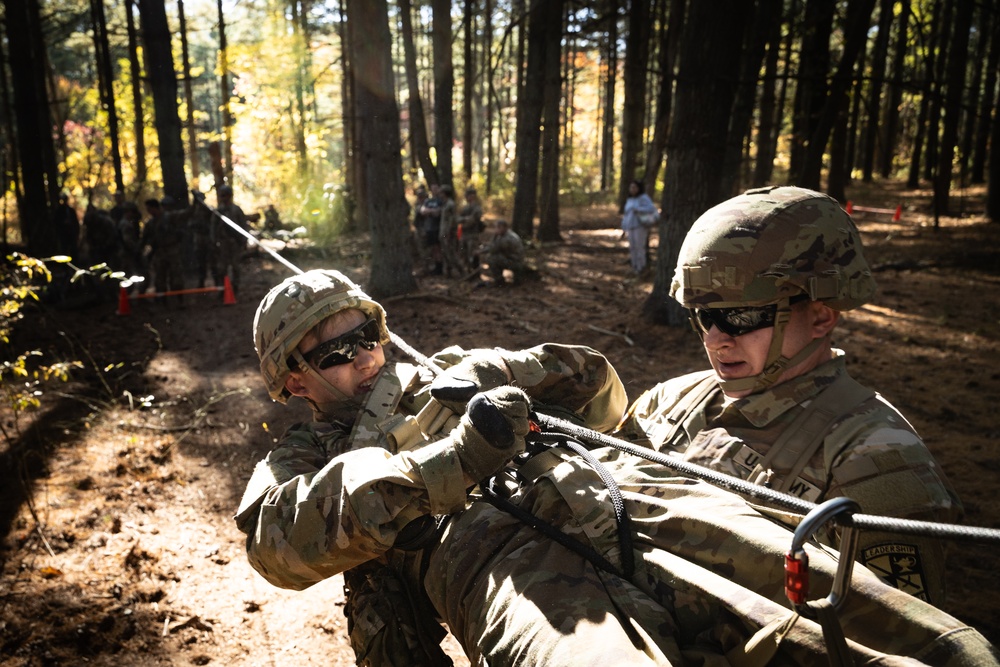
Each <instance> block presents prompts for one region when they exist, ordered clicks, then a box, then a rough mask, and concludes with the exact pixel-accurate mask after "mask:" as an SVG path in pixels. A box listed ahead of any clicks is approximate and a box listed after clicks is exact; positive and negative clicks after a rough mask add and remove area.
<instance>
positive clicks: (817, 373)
mask: <svg viewBox="0 0 1000 667" xmlns="http://www.w3.org/2000/svg"><path fill="white" fill-rule="evenodd" d="M846 373H847V363H846V357H845V355H844V351H843V350H838V349H834V350H833V358H832V359H830V360H829V361H825V362H823V363H822V364H820V365H819V366H817V367H816V368H814V369H812V370H811V371H809V372H808V373H804V374H803V375H800V376H798V377H794V378H792V379H791V380H788V381H786V382H782V383H781V384H778V385H775V386H773V387H771V388H769V389H766V390H764V391H762V392H759V393H756V394H751V395H749V396H746V397H744V398H740V399H737V400H735V401H733V402H732V403H730V404H729V405H727V406H726V407H725V409H724V410H723V412H724V413H725V412H731V411H733V410H736V411H738V412H739V413H740V414H741V415H742V416H743V418H744V419H746V420H747V421H748V422H750V423H751V424H752V425H753V426H754V427H756V428H762V427H764V426H767V425H768V424H770V423H771V422H773V421H774V420H775V419H777V418H778V417H780V416H781V415H783V414H785V413H786V412H788V411H789V410H791V409H792V408H794V407H795V406H797V405H802V404H803V403H805V402H807V401H809V400H810V399H812V398H814V397H815V396H816V395H817V394H819V393H820V392H821V391H823V390H824V389H826V388H827V387H829V386H830V385H831V384H833V383H834V381H835V380H836V379H837V378H839V377H840V376H841V375H845V374H846Z"/></svg>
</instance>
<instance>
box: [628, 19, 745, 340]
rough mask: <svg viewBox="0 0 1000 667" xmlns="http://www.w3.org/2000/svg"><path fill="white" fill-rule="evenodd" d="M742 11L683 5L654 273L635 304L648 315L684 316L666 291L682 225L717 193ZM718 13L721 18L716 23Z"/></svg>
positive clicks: (672, 320)
mask: <svg viewBox="0 0 1000 667" xmlns="http://www.w3.org/2000/svg"><path fill="white" fill-rule="evenodd" d="M747 11H748V7H747V3H745V2H744V1H743V0H719V1H717V2H711V3H708V2H695V3H693V4H692V5H691V7H690V15H689V17H688V20H687V23H686V25H685V28H684V37H683V38H682V46H681V55H680V63H679V69H678V74H677V93H676V99H675V107H674V113H673V120H672V121H671V128H670V139H669V141H668V146H669V147H670V148H669V151H670V152H669V154H668V155H667V170H666V177H665V179H664V189H663V200H662V208H663V213H664V215H663V218H662V219H661V221H660V230H659V231H660V246H659V252H658V253H657V255H658V256H657V262H656V278H655V280H654V283H653V290H652V292H651V293H650V295H649V297H648V298H647V299H646V301H645V303H644V304H643V316H644V317H645V318H646V319H647V320H649V321H652V322H657V323H662V324H671V325H679V324H681V323H683V322H686V321H687V314H686V312H685V311H684V309H683V308H681V306H680V305H679V304H678V303H677V302H676V301H674V300H673V299H671V298H670V294H669V291H670V282H671V279H672V278H673V273H674V266H675V265H676V263H677V257H678V254H679V252H680V246H681V243H682V242H683V240H684V236H685V235H686V234H687V231H688V230H689V229H690V228H691V225H692V224H693V223H694V221H695V219H696V218H697V217H698V216H699V215H701V214H702V213H704V212H705V210H706V209H708V208H709V207H711V206H713V205H714V204H716V203H718V202H719V200H720V199H721V198H722V197H721V196H720V195H721V193H720V190H719V187H720V185H721V181H720V173H721V170H722V162H723V160H724V159H725V152H726V131H727V128H728V127H729V122H730V111H731V109H732V105H733V100H734V99H735V96H736V85H737V79H738V76H739V66H740V65H739V63H740V58H739V54H740V47H741V45H742V40H741V37H742V34H743V26H744V25H745V24H746V20H747V16H746V14H747ZM719 16H725V17H726V18H727V20H726V21H722V22H719V21H718V20H717V19H718V17H719Z"/></svg>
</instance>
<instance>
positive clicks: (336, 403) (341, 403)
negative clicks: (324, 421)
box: [291, 349, 362, 416]
mask: <svg viewBox="0 0 1000 667" xmlns="http://www.w3.org/2000/svg"><path fill="white" fill-rule="evenodd" d="M291 356H292V358H294V359H295V361H297V362H298V367H299V368H300V369H301V370H302V372H303V373H305V374H306V375H309V376H310V377H312V378H313V379H315V380H316V382H318V383H319V384H320V385H321V386H322V387H323V388H324V389H326V390H327V391H328V392H330V394H331V395H332V396H339V397H340V398H335V399H334V400H332V401H324V402H319V401H316V400H313V399H312V398H309V397H304V398H305V399H306V402H307V403H309V405H310V407H312V409H313V412H314V413H316V415H317V416H330V415H336V414H337V413H339V412H342V411H344V409H345V408H351V409H353V410H357V408H359V407H361V405H362V402H361V400H359V399H358V398H356V397H354V396H348V395H347V394H345V393H344V392H343V391H341V390H340V389H337V388H336V387H334V386H333V385H332V384H330V382H329V380H327V379H326V378H325V377H323V374H322V373H320V372H319V371H318V370H317V369H316V368H315V367H314V366H313V365H312V364H310V363H309V362H308V361H306V360H305V358H304V357H303V356H302V354H301V353H300V352H299V351H298V349H295V350H293V351H292V355H291Z"/></svg>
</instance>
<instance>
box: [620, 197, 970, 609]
mask: <svg viewBox="0 0 1000 667" xmlns="http://www.w3.org/2000/svg"><path fill="white" fill-rule="evenodd" d="M874 292H875V281H874V279H873V278H872V274H871V270H870V268H869V266H868V263H867V262H866V261H865V258H864V256H863V255H862V247H861V237H860V235H859V234H858V231H857V228H856V227H855V225H854V223H853V222H852V220H851V218H850V217H849V216H848V215H847V213H846V212H844V210H843V209H842V208H841V207H840V206H839V205H838V204H837V202H836V201H834V200H833V199H831V198H830V197H827V196H826V195H823V194H820V193H817V192H813V191H810V190H804V189H801V188H795V187H778V188H762V189H759V190H751V191H749V192H747V193H745V194H743V195H741V196H738V197H735V198H733V199H730V200H729V201H726V202H724V203H722V204H719V205H718V206H716V207H714V208H712V209H710V210H709V211H707V212H706V213H705V214H704V215H702V216H701V217H700V218H699V219H698V220H697V221H696V222H695V223H694V225H693V227H692V229H691V231H690V232H689V233H688V235H687V238H686V239H685V241H684V243H683V245H682V247H681V251H680V257H679V259H678V263H677V270H676V273H675V274H674V280H673V284H672V287H671V295H672V296H673V297H674V298H675V299H677V300H678V301H679V302H680V303H681V304H682V305H684V306H685V307H687V308H689V309H690V311H691V317H692V322H693V324H694V326H695V330H696V331H697V332H698V334H699V335H700V336H701V339H702V343H703V344H704V346H705V351H706V353H707V355H708V358H709V361H710V362H711V365H712V370H709V371H704V372H699V373H692V374H690V375H686V376H683V377H680V378H676V379H673V380H670V381H668V382H664V383H662V384H660V385H658V386H656V387H654V388H653V389H651V390H650V391H648V392H646V393H645V394H643V395H642V396H641V397H639V399H638V400H637V401H636V402H635V403H634V404H633V405H632V407H631V409H630V414H629V418H628V422H627V423H626V424H625V426H624V427H623V429H622V430H623V433H629V434H632V435H633V436H638V437H641V438H643V439H648V443H647V444H651V445H652V446H654V447H655V448H656V449H660V450H663V451H666V452H670V453H672V454H674V455H676V456H679V457H682V458H683V459H685V460H687V461H691V462H694V463H698V464H701V465H704V466H708V467H710V468H713V469H715V470H719V471H722V472H725V473H728V474H730V475H735V476H737V477H740V478H742V479H746V480H750V481H753V482H755V483H758V484H764V485H767V486H770V487H773V488H775V489H778V490H781V491H785V492H788V493H791V494H793V495H796V496H799V497H801V498H803V499H805V500H809V501H813V502H821V501H824V500H827V499H829V498H832V497H836V496H847V497H850V498H853V499H854V500H857V501H858V502H859V503H860V504H861V507H862V509H863V511H865V512H867V513H871V514H882V515H889V516H894V517H902V518H907V519H918V520H926V521H943V522H952V521H954V520H955V519H956V518H957V517H958V516H959V514H960V510H961V505H960V503H959V500H958V497H957V496H956V494H955V491H954V489H953V488H952V487H951V485H950V484H949V483H948V481H947V479H946V477H945V475H944V472H943V471H942V470H941V468H940V467H939V466H938V464H937V463H936V462H935V461H934V458H933V457H932V456H931V454H930V452H929V451H928V450H927V448H926V447H925V446H924V443H923V442H922V441H921V439H920V436H918V435H917V434H916V432H915V431H914V429H913V427H912V426H911V425H910V424H909V422H907V421H906V419H905V418H903V416H902V415H901V414H900V413H899V412H897V411H896V409H895V408H894V407H893V406H892V405H890V404H889V402H888V401H886V400H885V399H884V398H883V397H881V396H880V395H878V394H877V393H875V392H874V391H872V390H870V389H867V388H865V387H863V386H862V385H860V384H858V383H857V382H856V381H854V380H853V379H852V378H851V377H850V376H849V375H848V374H847V370H846V368H845V357H844V353H843V352H842V351H841V350H838V349H835V348H833V347H832V343H831V337H832V335H833V330H834V327H835V326H836V324H837V322H838V320H839V315H840V312H841V311H844V310H850V309H852V308H857V307H858V306H861V305H862V304H864V303H866V302H867V301H868V300H869V299H870V298H871V297H872V295H873V294H874ZM944 546H945V543H944V542H942V541H941V540H937V539H933V538H932V539H920V538H915V537H899V536H893V535H887V534H880V533H876V532H865V533H862V535H861V540H860V549H859V552H858V556H859V560H860V561H861V562H863V563H864V564H865V565H867V566H868V568H869V569H871V570H872V571H873V572H874V573H875V574H877V575H878V576H879V577H880V578H882V579H883V580H884V581H886V582H887V583H889V584H890V585H892V586H895V587H897V588H899V589H900V590H903V591H906V592H908V593H910V594H912V595H915V596H917V597H919V598H920V599H922V600H930V601H931V602H934V603H937V604H940V603H941V602H943V601H944V572H945V563H944Z"/></svg>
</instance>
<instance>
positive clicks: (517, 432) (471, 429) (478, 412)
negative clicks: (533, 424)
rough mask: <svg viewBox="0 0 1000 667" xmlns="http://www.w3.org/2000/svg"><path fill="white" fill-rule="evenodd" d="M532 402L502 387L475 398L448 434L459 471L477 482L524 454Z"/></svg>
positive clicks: (518, 391) (506, 387)
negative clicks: (453, 447)
mask: <svg viewBox="0 0 1000 667" xmlns="http://www.w3.org/2000/svg"><path fill="white" fill-rule="evenodd" d="M530 406H531V401H530V399H529V398H528V395H527V394H525V393H524V392H523V391H521V390H520V389H518V388H517V387H511V386H509V385H508V386H504V387H498V388H496V389H491V390H489V391H487V392H483V393H480V394H476V395H475V396H474V397H473V398H472V400H471V401H469V408H468V411H467V412H466V413H465V414H464V415H463V416H462V421H461V422H459V424H458V426H456V427H455V429H454V430H453V431H452V432H451V438H452V441H453V442H454V443H455V451H456V452H458V459H459V461H461V463H462V469H463V470H465V472H467V473H468V474H469V477H471V478H472V479H474V480H476V481H480V480H483V479H486V478H487V477H490V476H491V475H493V474H494V473H496V472H497V471H498V470H500V469H501V468H503V467H504V465H506V463H507V461H510V460H511V459H512V458H514V457H515V456H517V455H518V454H520V453H521V452H522V451H524V436H525V435H527V434H528V412H529V409H530Z"/></svg>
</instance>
